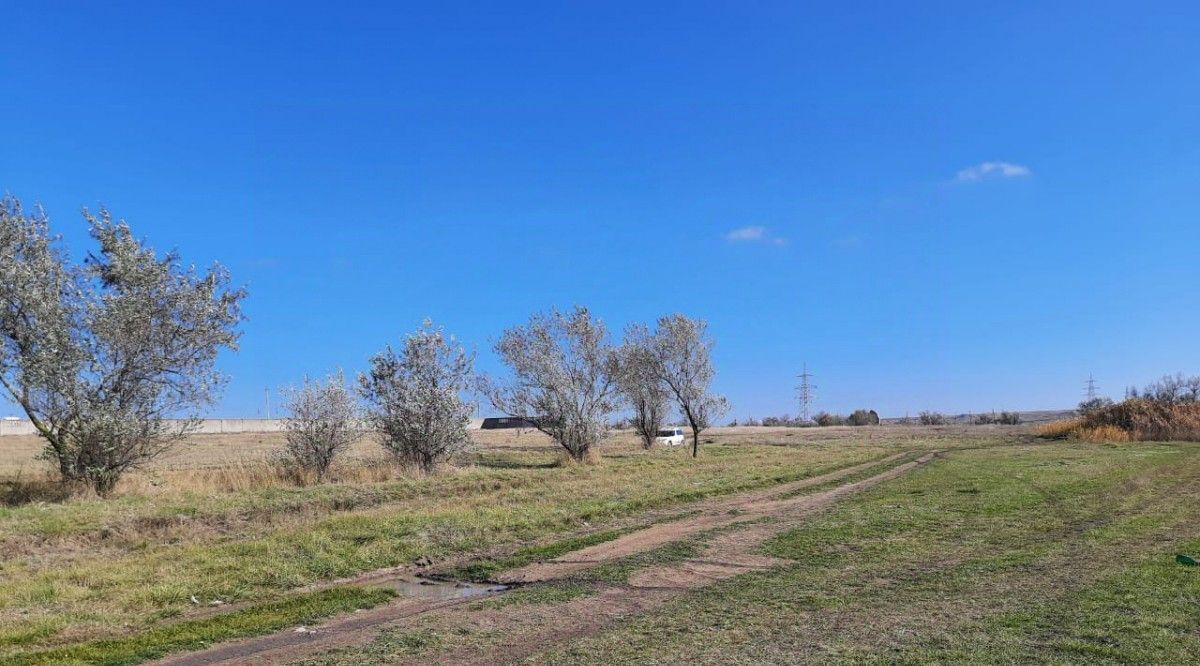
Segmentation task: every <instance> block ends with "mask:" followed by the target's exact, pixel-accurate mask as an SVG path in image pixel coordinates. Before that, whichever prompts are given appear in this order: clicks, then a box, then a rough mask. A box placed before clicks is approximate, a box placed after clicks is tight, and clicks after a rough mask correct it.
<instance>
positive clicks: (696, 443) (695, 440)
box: [692, 426, 700, 458]
mask: <svg viewBox="0 0 1200 666" xmlns="http://www.w3.org/2000/svg"><path fill="white" fill-rule="evenodd" d="M699 454H700V431H699V430H698V429H697V428H696V426H692V457H693V458H695V457H697V456H699Z"/></svg>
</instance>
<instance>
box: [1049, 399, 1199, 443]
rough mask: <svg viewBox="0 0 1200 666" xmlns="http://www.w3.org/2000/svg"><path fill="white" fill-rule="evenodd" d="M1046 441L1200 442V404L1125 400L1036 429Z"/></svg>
mask: <svg viewBox="0 0 1200 666" xmlns="http://www.w3.org/2000/svg"><path fill="white" fill-rule="evenodd" d="M1035 432H1036V433H1037V434H1038V436H1039V437H1045V438H1047V439H1078V440H1083V441H1087V442H1151V441H1176V442H1200V403H1197V402H1185V403H1174V404H1171V403H1165V402H1159V401H1155V400H1147V399H1145V398H1134V399H1132V400H1126V401H1124V402H1121V403H1117V404H1115V405H1111V406H1109V407H1105V408H1104V409H1100V410H1097V411H1095V412H1092V413H1090V414H1085V415H1083V416H1079V417H1076V418H1073V419H1066V420H1063V421H1055V422H1053V423H1047V424H1045V425H1042V426H1038V427H1037V428H1036V429H1035Z"/></svg>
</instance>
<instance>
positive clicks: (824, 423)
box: [813, 412, 846, 428]
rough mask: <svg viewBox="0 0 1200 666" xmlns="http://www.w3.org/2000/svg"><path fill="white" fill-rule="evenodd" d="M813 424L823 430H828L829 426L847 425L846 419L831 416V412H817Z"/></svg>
mask: <svg viewBox="0 0 1200 666" xmlns="http://www.w3.org/2000/svg"><path fill="white" fill-rule="evenodd" d="M813 423H816V424H817V425H818V426H821V427H822V428H828V427H829V426H840V425H846V419H845V418H844V417H842V416H838V415H837V414H830V413H829V412H817V413H816V414H815V415H813Z"/></svg>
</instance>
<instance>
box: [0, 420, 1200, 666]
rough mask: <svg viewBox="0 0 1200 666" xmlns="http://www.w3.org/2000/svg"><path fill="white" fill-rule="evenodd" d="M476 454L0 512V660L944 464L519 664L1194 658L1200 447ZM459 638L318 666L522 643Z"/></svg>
mask: <svg viewBox="0 0 1200 666" xmlns="http://www.w3.org/2000/svg"><path fill="white" fill-rule="evenodd" d="M479 436H480V441H479V447H478V450H477V451H476V453H475V454H473V455H472V456H471V457H470V459H469V460H467V461H463V463H462V464H461V465H460V466H459V467H458V468H456V469H453V470H448V471H446V472H445V473H443V474H439V475H436V476H433V477H428V478H420V477H412V476H407V475H405V474H404V473H403V472H400V471H397V470H391V469H374V470H371V471H369V472H367V471H363V470H361V469H355V468H361V467H380V468H386V466H385V465H381V464H379V463H377V462H375V458H374V457H373V456H374V452H373V451H372V450H371V447H370V446H369V445H368V444H363V445H361V446H360V447H359V449H358V450H357V453H358V456H357V460H356V461H355V462H354V463H353V464H352V465H350V466H348V469H347V470H345V471H344V472H343V474H342V476H341V479H342V481H341V482H338V483H333V484H329V485H326V486H320V487H291V486H287V485H284V484H282V483H277V484H269V485H267V486H266V487H257V488H255V487H249V488H245V489H243V488H241V486H239V484H237V483H231V482H230V481H231V480H232V479H235V478H238V475H242V477H241V478H244V479H247V478H250V477H252V476H253V475H256V474H261V470H258V467H257V466H259V465H261V461H262V460H263V459H265V457H266V456H267V455H269V451H270V449H271V447H272V445H273V444H272V440H271V437H272V436H271V435H260V436H257V437H258V438H259V441H260V444H259V446H260V448H259V449H251V447H248V446H240V447H230V446H228V445H229V441H228V439H227V438H225V437H213V438H203V439H199V440H198V441H196V442H195V446H194V447H193V448H192V449H190V450H189V451H187V452H185V453H184V454H181V455H179V456H178V457H176V458H175V461H174V463H173V464H172V463H171V462H169V461H168V462H166V463H163V464H161V465H159V466H158V467H157V468H156V469H153V470H150V471H149V472H147V473H145V474H142V475H139V477H140V478H134V479H131V480H130V482H128V483H127V484H126V485H125V486H124V487H123V489H122V490H121V492H119V493H118V496H117V497H115V498H113V499H109V500H98V499H92V498H80V497H76V498H71V499H68V500H66V501H61V502H33V503H25V504H20V505H15V506H7V507H0V552H3V553H4V554H5V555H4V559H3V561H2V562H0V662H5V663H8V662H13V663H71V662H76V663H135V662H137V661H139V660H142V659H146V658H151V657H154V656H157V655H161V654H165V653H167V652H169V651H172V650H178V649H195V648H199V647H202V646H204V645H207V644H210V643H212V642H215V641H220V640H224V639H228V638H232V637H237V636H248V635H255V634H261V633H265V632H271V631H276V630H279V629H283V628H287V627H289V626H294V625H296V624H303V623H309V622H313V621H316V620H319V619H320V618H322V617H328V616H332V615H337V614H339V613H344V612H347V611H349V610H353V609H355V608H365V607H369V606H372V605H376V604H379V603H384V602H386V601H387V600H388V598H389V597H388V595H386V594H381V593H380V592H379V591H378V590H376V589H369V588H365V587H359V586H357V585H355V584H354V581H353V580H347V579H351V578H352V577H354V576H356V575H359V574H363V573H366V572H371V571H375V570H378V569H383V568H386V567H393V566H398V565H405V564H409V563H411V562H413V561H414V560H416V559H417V558H423V557H428V558H431V559H433V560H434V561H435V562H437V563H438V566H439V569H440V570H442V571H444V572H452V573H455V574H457V575H460V576H462V577H472V578H486V577H488V576H490V575H492V574H494V573H496V572H498V571H500V570H503V569H507V568H513V567H517V566H520V565H522V564H525V563H526V562H529V561H538V560H541V559H548V558H551V557H554V556H557V555H561V554H563V553H567V552H569V551H572V550H575V549H578V548H582V547H585V546H588V545H592V544H595V543H597V542H601V541H604V540H608V539H613V538H616V537H617V536H619V535H622V534H626V533H628V532H630V531H632V530H635V529H637V528H639V527H642V526H645V525H648V524H651V523H655V522H659V521H663V520H666V519H670V518H671V517H673V516H680V515H687V514H688V512H689V510H691V509H690V507H692V506H694V505H696V503H697V502H701V501H706V500H707V499H710V498H717V497H722V496H726V495H730V494H733V493H738V492H743V491H748V490H752V489H762V488H770V487H772V486H775V485H778V484H781V483H787V482H793V481H796V480H798V479H803V478H807V477H811V476H815V475H818V474H820V473H822V472H827V471H830V470H835V469H838V468H843V467H848V466H850V465H854V464H857V463H863V462H867V461H872V460H880V459H882V458H884V457H885V456H888V455H891V454H895V453H898V452H903V451H911V452H914V455H915V454H916V453H919V452H922V451H931V450H935V449H936V450H941V451H944V452H945V454H944V455H943V456H942V457H940V458H938V459H936V460H935V461H934V462H932V463H930V464H928V465H927V466H925V467H922V468H920V469H918V470H916V471H913V472H912V473H910V474H908V475H906V476H903V477H900V478H897V479H893V480H890V481H888V482H886V483H882V484H880V485H878V486H875V487H873V488H871V489H869V490H866V491H864V492H863V493H862V494H858V495H853V496H850V497H847V498H845V499H842V500H840V501H838V502H837V503H836V504H834V505H833V506H832V507H831V508H829V509H827V510H825V511H823V512H820V513H818V514H816V515H813V516H811V517H809V518H806V519H805V520H804V521H803V523H801V524H798V526H782V525H781V527H780V532H779V533H778V534H777V535H776V536H774V537H773V538H771V539H769V540H768V541H766V542H765V543H763V544H762V545H761V547H760V548H759V552H760V553H761V554H762V555H763V556H770V557H774V558H777V561H778V562H780V563H781V564H778V565H776V566H773V567H771V568H769V569H766V570H761V571H755V572H751V573H747V574H744V575H741V576H738V577H735V578H731V579H728V580H723V581H720V582H716V583H714V584H712V585H710V586H706V587H700V588H698V589H695V590H691V591H688V592H687V593H685V594H680V595H678V596H673V597H672V598H671V599H670V600H669V601H667V602H665V603H664V604H663V605H661V606H657V607H654V608H650V609H648V610H645V612H640V613H638V614H637V615H636V616H632V617H629V618H623V619H622V620H621V621H619V622H614V623H613V624H612V625H611V626H607V625H606V626H604V627H603V628H602V630H598V631H595V632H590V633H589V634H588V635H586V636H581V637H579V638H578V639H577V640H571V641H568V642H566V643H562V644H558V645H547V646H546V648H545V650H544V651H539V653H538V654H534V655H532V656H528V658H530V659H532V660H533V661H536V662H544V663H594V662H596V661H598V660H601V659H603V660H606V661H615V662H646V661H649V662H658V663H667V662H677V661H680V660H687V661H695V662H702V663H763V662H774V663H784V662H787V663H793V662H795V661H800V660H813V661H847V662H850V661H853V662H859V661H886V662H931V661H932V662H938V661H940V662H962V661H987V662H1014V661H1016V662H1021V661H1058V662H1080V663H1083V662H1089V663H1092V662H1095V661H1098V660H1099V661H1105V660H1106V661H1112V662H1125V663H1128V662H1144V663H1151V662H1153V663H1164V662H1177V663H1185V662H1189V661H1195V660H1197V659H1200V607H1198V602H1200V568H1195V567H1185V566H1183V565H1180V564H1178V563H1176V562H1175V559H1174V558H1175V555H1176V554H1177V553H1180V552H1191V553H1193V554H1196V552H1197V551H1200V522H1197V521H1196V516H1197V515H1200V512H1198V511H1197V509H1196V502H1197V500H1200V446H1197V445H1189V444H1158V443H1141V444H1120V445H1095V444H1081V443H1073V442H1049V443H1047V442H1039V441H1036V440H1034V439H1032V438H1031V437H1029V436H1028V435H1026V434H1024V433H1023V431H1021V430H1020V429H1016V430H1014V429H1004V428H990V427H985V428H961V427H949V428H932V429H931V428H916V427H880V428H859V429H851V428H836V429H821V430H803V431H800V430H785V429H778V430H776V429H764V428H735V429H718V430H714V431H713V432H712V434H711V435H710V436H709V437H708V439H710V440H712V441H711V442H710V443H708V444H706V445H705V447H703V448H702V454H701V457H700V458H699V459H698V460H693V459H691V458H690V457H688V456H687V454H686V452H685V451H683V450H658V451H652V452H643V451H641V450H640V449H638V448H637V447H636V446H635V445H634V443H633V441H632V438H631V437H629V436H628V435H618V436H617V437H615V438H614V439H613V441H611V442H610V443H608V445H607V446H606V447H605V457H604V459H603V461H602V463H601V464H599V465H594V466H591V465H565V466H564V465H560V464H559V462H558V461H559V456H558V454H557V452H556V451H555V450H554V449H553V448H552V447H550V446H548V443H547V442H546V441H545V440H544V439H542V438H540V437H539V436H537V435H533V434H528V433H527V434H523V435H521V436H520V437H519V438H518V437H514V436H513V434H512V433H503V434H497V433H479ZM8 440H9V438H5V439H4V440H0V452H3V454H0V455H9V456H10V457H12V458H14V459H13V460H8V461H5V462H3V463H0V465H9V467H8V469H10V470H11V469H14V468H16V467H19V466H20V465H18V464H17V463H16V462H15V458H16V457H17V456H19V455H27V452H21V451H19V450H18V449H17V447H13V448H12V449H9V447H8V446H7V442H8ZM275 441H277V440H275ZM234 451H236V453H234ZM223 456H224V457H223ZM249 456H255V457H253V458H250V457H249ZM231 463H232V464H231ZM22 464H27V463H22ZM0 469H3V467H0ZM230 469H232V470H233V471H230ZM256 470H257V471H256ZM198 472H208V473H209V475H208V476H205V475H203V474H198ZM869 473H870V472H864V473H863V474H861V475H858V476H854V477H851V480H852V479H857V478H860V477H861V476H865V475H867V474H869ZM222 475H224V476H222ZM206 484H207V485H206ZM213 484H216V485H213ZM821 487H824V486H821ZM819 488H820V487H819ZM819 488H818V489H819ZM718 532H719V531H714V532H712V533H702V534H698V535H693V536H692V537H689V538H688V539H686V540H682V541H680V542H678V543H673V544H668V545H666V546H664V547H662V548H658V549H656V550H654V551H652V552H647V553H642V554H639V555H638V556H636V557H631V558H628V559H627V560H624V561H621V562H617V563H614V564H611V565H606V566H605V567H601V568H599V569H597V570H594V571H591V572H588V573H587V574H586V575H582V576H578V577H574V578H572V579H569V580H562V581H555V582H551V583H546V584H538V585H533V586H529V587H525V588H522V589H520V590H517V591H515V592H511V593H509V594H508V595H504V596H501V597H497V598H496V599H493V600H488V601H484V602H479V604H478V605H479V610H478V611H477V612H480V613H493V614H495V613H500V614H511V615H520V614H530V613H548V614H549V615H550V616H552V615H553V614H555V613H556V612H558V611H557V609H559V608H567V607H568V606H570V605H571V604H578V603H581V600H582V601H587V599H588V598H589V597H591V598H595V597H596V596H597V595H603V594H606V593H613V592H614V591H616V592H619V591H620V590H621V586H622V585H625V581H627V580H628V579H629V577H630V576H633V575H635V573H636V572H637V571H638V570H641V569H644V568H647V567H651V566H661V565H662V564H663V563H665V562H677V561H680V560H683V559H686V558H688V557H693V556H695V554H696V553H697V552H700V551H699V550H698V549H702V548H703V547H704V543H705V541H706V540H709V539H713V538H715V537H716V535H717V533H718ZM464 622H467V620H465V619H464ZM451 625H452V623H447V622H445V621H444V618H436V617H432V618H429V620H428V621H427V623H425V624H422V623H421V622H417V623H415V624H414V625H413V626H407V627H395V628H388V629H385V630H384V631H382V632H380V633H378V636H377V637H375V638H372V639H364V640H363V641H360V644H358V645H355V646H351V647H348V648H346V647H343V648H339V649H338V650H336V651H333V652H330V653H328V654H326V655H324V656H316V657H313V659H314V660H315V663H358V664H361V663H388V662H392V661H399V660H403V659H412V660H415V661H416V662H418V663H419V662H421V661H425V662H429V661H440V660H441V658H440V657H439V655H441V654H442V653H443V652H446V651H450V652H453V651H454V650H459V649H463V648H464V646H466V647H468V648H471V649H481V650H486V649H489V648H488V646H489V644H490V643H497V642H503V641H513V640H519V638H520V634H519V632H518V631H517V630H515V629H514V630H513V632H511V633H503V634H501V635H496V634H494V633H492V634H490V633H488V632H480V631H476V630H474V629H473V628H472V626H473V625H472V624H470V623H469V622H468V623H467V624H466V625H465V626H464V627H461V628H459V629H454V628H453V627H452V626H451ZM700 637H702V638H700ZM523 658H525V657H523Z"/></svg>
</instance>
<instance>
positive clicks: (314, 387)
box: [277, 370, 366, 483]
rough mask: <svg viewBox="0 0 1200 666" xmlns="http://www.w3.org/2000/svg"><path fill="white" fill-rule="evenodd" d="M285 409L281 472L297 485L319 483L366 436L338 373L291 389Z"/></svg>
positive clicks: (352, 400) (344, 382)
mask: <svg viewBox="0 0 1200 666" xmlns="http://www.w3.org/2000/svg"><path fill="white" fill-rule="evenodd" d="M285 395H286V396H287V397H286V401H285V407H286V409H287V413H288V416H287V418H285V419H284V433H285V435H284V440H285V443H284V448H283V451H282V455H281V456H280V457H279V458H278V459H277V462H278V464H279V467H280V470H281V472H282V473H283V474H284V475H285V476H287V477H290V478H292V479H293V480H294V481H295V482H297V483H305V482H307V481H309V480H310V478H309V477H311V480H315V481H316V482H318V483H320V482H322V481H324V480H325V476H326V475H327V474H328V473H329V466H330V465H332V464H333V461H334V459H335V458H337V457H338V456H340V455H342V453H344V452H345V451H346V449H348V448H350V445H351V444H353V443H354V442H356V441H358V440H359V439H360V438H361V437H362V436H363V434H364V433H365V432H366V427H365V424H364V420H363V414H362V410H360V409H359V407H358V403H357V402H356V401H355V399H354V394H353V393H351V392H350V391H349V390H347V389H346V380H345V377H344V376H343V375H342V371H341V370H338V371H337V373H336V374H332V375H330V376H329V377H327V378H326V379H325V381H321V380H319V379H316V380H314V379H309V378H308V377H305V378H304V384H303V385H302V386H300V387H299V388H295V389H289V390H288V391H287V392H286V394H285Z"/></svg>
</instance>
